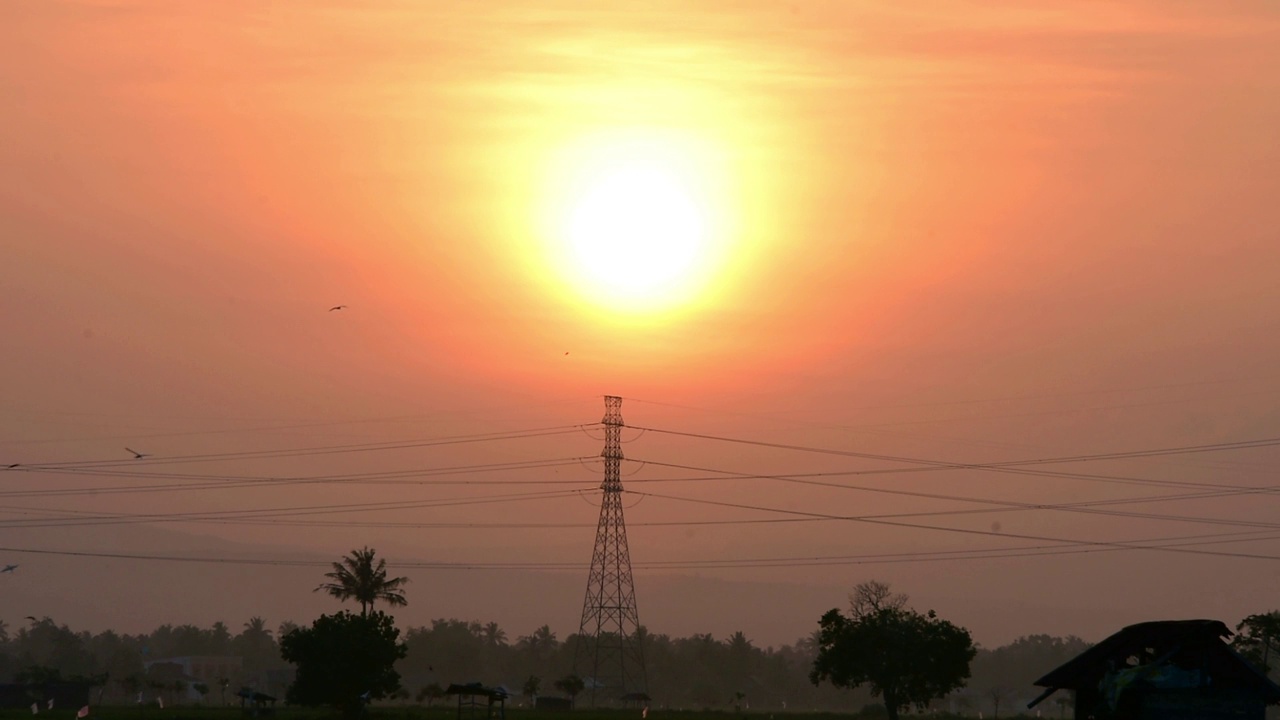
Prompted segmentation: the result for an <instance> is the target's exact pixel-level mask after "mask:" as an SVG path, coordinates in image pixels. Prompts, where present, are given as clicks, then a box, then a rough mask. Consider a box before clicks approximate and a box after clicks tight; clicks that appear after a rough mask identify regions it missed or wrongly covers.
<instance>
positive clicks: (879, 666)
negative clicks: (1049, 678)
mask: <svg viewBox="0 0 1280 720" xmlns="http://www.w3.org/2000/svg"><path fill="white" fill-rule="evenodd" d="M885 587H886V589H887V586H885ZM882 599H883V598H882ZM904 604H905V600H904V602H903V603H896V604H895V603H881V604H880V605H879V606H877V607H872V606H867V608H866V609H865V610H864V612H863V614H862V615H861V616H855V617H853V618H847V617H845V616H844V615H841V614H840V611H839V610H838V609H833V610H830V611H828V612H827V614H825V615H823V616H822V619H821V620H819V621H818V628H819V631H820V632H819V637H818V656H817V658H816V659H815V660H814V662H813V669H812V670H811V671H810V673H809V680H810V682H812V683H813V684H814V685H818V684H819V683H821V682H822V681H823V680H826V681H828V682H830V683H831V684H832V685H834V686H836V687H843V688H852V687H857V686H860V685H863V684H867V685H869V686H870V690H871V693H872V695H875V696H879V697H881V698H882V699H883V701H884V706H885V710H886V711H887V712H888V714H889V720H898V712H899V711H900V710H902V709H904V708H907V707H910V706H912V705H915V706H916V707H917V708H921V709H923V708H924V707H925V706H926V705H927V704H928V703H929V701H930V700H934V699H936V698H941V697H944V696H945V695H946V694H947V693H949V692H951V691H952V690H955V689H957V688H960V687H962V686H963V685H964V681H965V679H966V678H968V677H969V662H970V661H971V660H972V659H973V656H974V654H975V653H976V649H975V648H974V646H973V639H972V638H971V637H970V636H969V631H967V630H965V629H964V628H961V627H958V626H956V625H953V624H951V623H950V622H947V621H946V620H942V619H941V618H939V617H938V616H937V615H936V614H935V613H934V612H933V611H932V610H930V611H929V612H928V613H926V614H923V615H922V614H920V613H918V612H916V611H915V610H911V609H908V608H906V607H903V605H904ZM855 612H856V610H855Z"/></svg>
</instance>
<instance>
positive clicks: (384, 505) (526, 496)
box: [0, 490, 584, 528]
mask: <svg viewBox="0 0 1280 720" xmlns="http://www.w3.org/2000/svg"><path fill="white" fill-rule="evenodd" d="M581 492H584V490H551V491H542V492H532V493H507V494H503V495H488V496H482V497H462V498H444V499H434V500H419V501H411V502H405V501H391V502H377V503H344V504H340V505H310V506H293V507H283V508H279V507H277V508H258V509H237V510H221V511H219V510H210V511H195V512H185V513H163V514H161V513H153V514H114V515H94V516H86V517H83V518H79V517H76V518H61V519H57V520H49V519H47V518H39V519H30V520H24V519H11V520H0V527H4V528H10V527H13V528H40V527H79V526H86V525H130V524H147V523H165V522H190V521H193V520H210V519H214V520H216V519H222V518H228V519H238V518H256V517H270V518H276V517H294V516H299V515H330V514H343V513H352V512H370V511H382V510H413V509H420V508H429V507H455V506H460V505H485V504H492V503H505V502H516V501H525V500H550V499H556V498H567V497H573V496H575V495H577V494H579V493H581Z"/></svg>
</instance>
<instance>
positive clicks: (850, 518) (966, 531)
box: [625, 490, 1280, 560]
mask: <svg viewBox="0 0 1280 720" xmlns="http://www.w3.org/2000/svg"><path fill="white" fill-rule="evenodd" d="M625 492H628V493H630V494H633V495H643V496H647V497H654V498H661V499H664V500H674V501H677V502H687V503H694V504H698V505H712V506H717V507H728V508H736V509H739V510H757V511H760V512H771V513H781V514H787V515H795V516H803V517H821V518H827V519H830V520H843V521H847V522H858V523H868V524H872V525H887V526H890V527H902V528H911V529H915V530H936V531H939V532H949V533H958V534H962V535H985V536H991V537H1003V538H1011V539H1016V540H1033V541H1039V542H1054V543H1067V544H1073V545H1080V546H1091V547H1115V548H1124V549H1129V550H1167V551H1169V552H1181V553H1189V554H1194V555H1214V556H1219V557H1239V558H1249V559H1254V560H1280V555H1256V554H1252V553H1230V552H1215V551H1211V550H1194V549H1189V548H1174V547H1156V546H1147V545H1135V544H1130V543H1124V542H1109V541H1103V540H1075V539H1072V538H1056V537H1049V536H1044V535H1030V534H1025V533H1007V532H1000V531H996V530H976V529H971V528H954V527H946V526H944V525H926V524H923V523H909V522H902V521H899V520H889V519H883V518H876V517H873V516H865V515H833V514H830V513H817V512H809V511H804V510H788V509H785V508H772V507H766V506H761V505H748V504H745V503H731V502H725V501H720V500H703V499H700V498H688V497H679V496H676V495H664V494H658V493H647V492H639V491H636V490H627V491H625Z"/></svg>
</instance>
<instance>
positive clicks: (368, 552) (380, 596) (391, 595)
mask: <svg viewBox="0 0 1280 720" xmlns="http://www.w3.org/2000/svg"><path fill="white" fill-rule="evenodd" d="M374 554H375V553H374V550H373V549H372V548H369V547H365V548H364V549H363V550H352V551H351V554H350V555H348V556H346V557H344V558H342V562H336V563H334V564H333V572H329V573H325V574H324V576H325V577H327V578H329V579H330V580H332V581H333V582H327V583H322V584H321V585H320V587H317V588H316V590H315V591H316V592H320V591H321V590H324V591H325V592H327V593H329V594H330V595H332V596H334V597H336V598H338V599H339V600H350V599H352V598H354V599H355V600H356V601H358V602H359V603H360V614H361V615H362V616H367V615H368V614H369V608H370V607H372V606H373V604H374V603H375V602H377V601H379V600H382V601H383V602H385V603H387V604H388V605H391V606H392V607H397V606H403V605H408V604H409V601H408V600H405V599H404V590H402V589H401V586H402V585H404V584H405V583H407V582H409V578H406V577H398V578H388V577H387V561H386V560H382V559H379V560H378V561H377V563H376V564H375V563H374Z"/></svg>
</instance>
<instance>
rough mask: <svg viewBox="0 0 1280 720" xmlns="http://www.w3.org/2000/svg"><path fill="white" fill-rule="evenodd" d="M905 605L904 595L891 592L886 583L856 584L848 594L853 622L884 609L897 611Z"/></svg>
mask: <svg viewBox="0 0 1280 720" xmlns="http://www.w3.org/2000/svg"><path fill="white" fill-rule="evenodd" d="M906 604H907V596H906V595H903V594H902V593H894V592H892V591H891V590H890V589H889V584H888V583H882V582H880V581H879V580H868V581H866V582H862V583H858V584H857V585H855V586H854V588H853V592H851V593H849V614H850V615H851V616H853V619H854V620H857V619H858V618H861V617H863V616H865V615H871V614H874V613H877V612H879V611H881V610H884V609H893V610H899V609H901V608H902V607H904V606H905V605H906Z"/></svg>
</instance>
